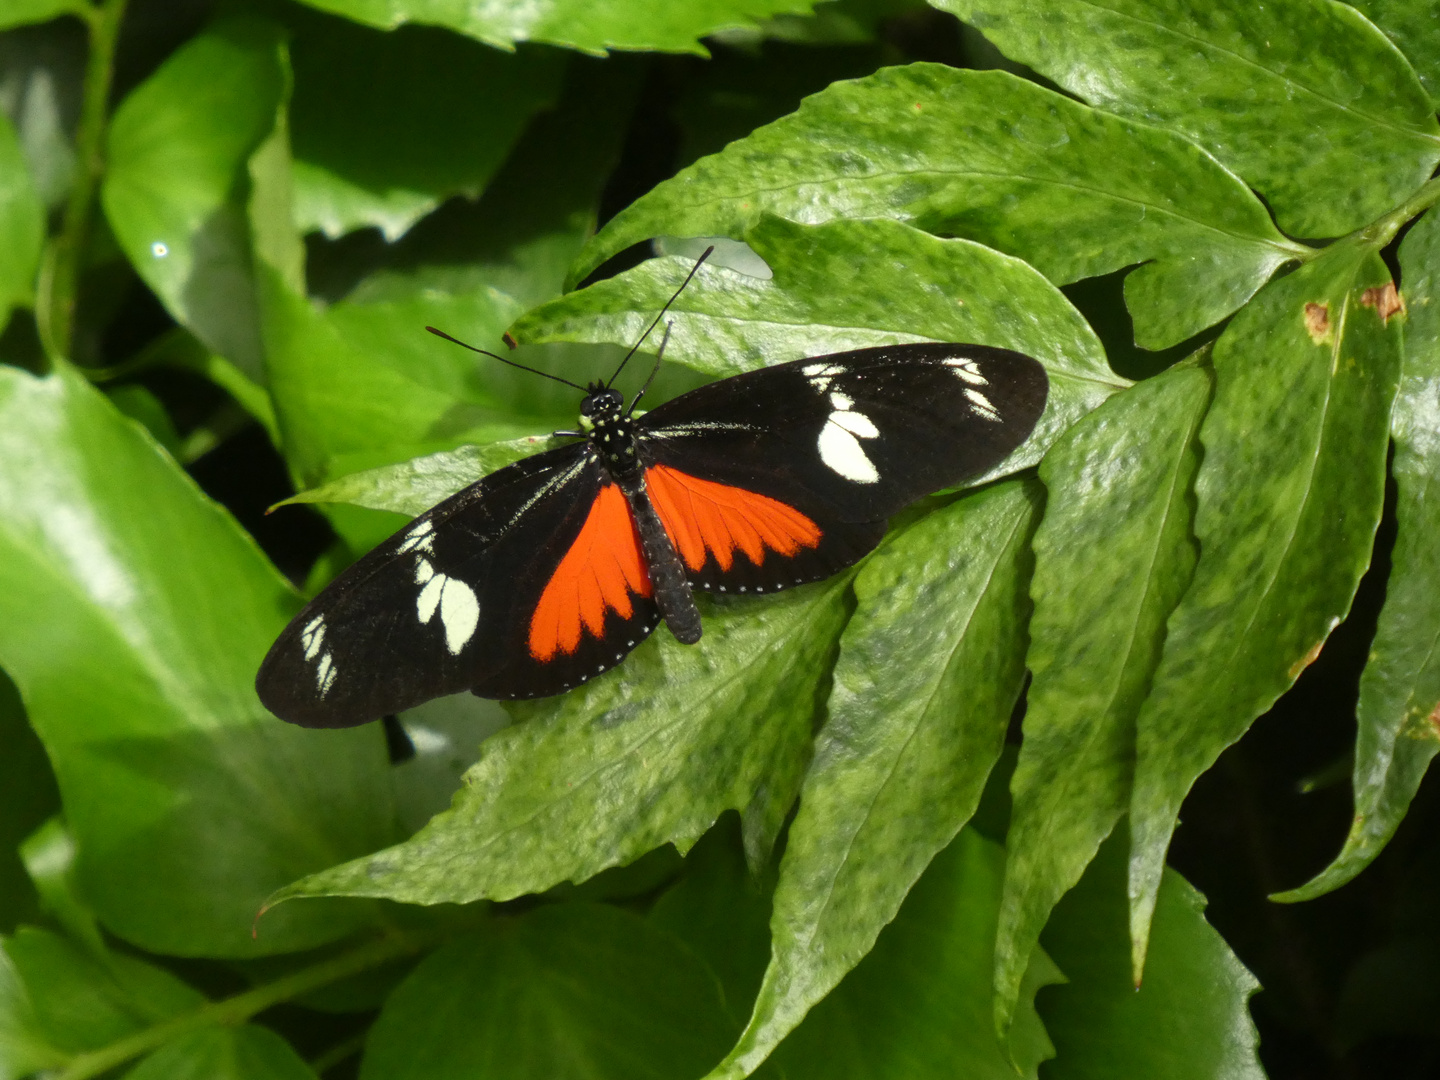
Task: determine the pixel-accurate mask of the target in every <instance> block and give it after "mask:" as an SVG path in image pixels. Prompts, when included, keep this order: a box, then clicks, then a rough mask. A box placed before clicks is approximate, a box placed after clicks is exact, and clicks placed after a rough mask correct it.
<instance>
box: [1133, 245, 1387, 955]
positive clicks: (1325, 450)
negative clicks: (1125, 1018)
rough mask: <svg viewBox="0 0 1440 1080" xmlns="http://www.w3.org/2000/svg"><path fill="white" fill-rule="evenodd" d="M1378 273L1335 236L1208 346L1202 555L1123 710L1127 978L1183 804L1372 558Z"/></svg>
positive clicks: (1199, 532) (1383, 421) (1380, 463)
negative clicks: (1210, 388) (1129, 723)
mask: <svg viewBox="0 0 1440 1080" xmlns="http://www.w3.org/2000/svg"><path fill="white" fill-rule="evenodd" d="M1389 283H1390V282H1389V274H1388V273H1387V272H1386V270H1385V267H1384V265H1383V263H1381V261H1380V259H1379V257H1378V256H1377V255H1375V254H1374V253H1373V251H1372V250H1370V249H1369V248H1367V247H1365V246H1363V245H1361V244H1355V243H1350V242H1347V243H1343V244H1339V245H1336V246H1335V247H1333V248H1331V249H1330V250H1329V251H1327V252H1326V254H1325V256H1324V257H1322V258H1320V259H1317V260H1315V261H1314V262H1313V263H1310V264H1309V265H1307V266H1305V267H1303V268H1301V269H1300V270H1298V271H1297V272H1295V273H1294V274H1291V275H1290V276H1289V277H1286V278H1284V279H1282V280H1281V281H1277V282H1275V283H1273V284H1272V285H1271V286H1270V287H1268V288H1267V289H1266V290H1265V291H1264V292H1263V293H1262V294H1261V295H1260V296H1259V297H1257V298H1256V300H1255V301H1254V303H1252V304H1251V305H1250V306H1249V307H1247V308H1246V309H1245V311H1244V312H1243V313H1242V314H1241V315H1240V316H1239V317H1237V318H1236V319H1235V321H1234V322H1232V323H1231V324H1230V326H1229V327H1228V328H1227V329H1226V331H1225V333H1224V334H1223V335H1222V336H1221V338H1220V340H1219V341H1218V342H1217V343H1216V345H1215V352H1214V367H1215V377H1216V391H1215V400H1214V403H1213V404H1212V405H1211V407H1210V411H1209V412H1208V413H1207V415H1206V418H1205V422H1204V425H1203V426H1202V427H1201V429H1200V441H1201V444H1202V447H1203V453H1204V457H1203V464H1202V465H1201V467H1200V471H1199V474H1198V476H1197V478H1196V482H1195V495H1196V500H1197V510H1196V518H1195V534H1196V537H1197V539H1198V540H1199V544H1200V552H1201V554H1200V559H1199V562H1198V563H1197V564H1196V568H1195V576H1194V580H1193V582H1192V584H1191V586H1190V588H1189V590H1188V591H1187V592H1186V594H1185V596H1184V598H1183V599H1182V600H1181V602H1180V606H1179V607H1178V608H1177V609H1176V610H1175V613H1174V614H1173V615H1172V616H1171V617H1170V621H1169V623H1168V625H1167V636H1166V640H1165V648H1164V652H1163V654H1162V656H1161V660H1160V665H1159V668H1158V669H1157V671H1156V673H1155V677H1154V683H1153V685H1152V688H1151V691H1150V696H1149V697H1148V698H1147V700H1146V701H1145V704H1144V705H1143V707H1142V708H1141V711H1140V715H1139V718H1138V720H1137V732H1138V735H1137V740H1138V741H1137V757H1136V769H1135V790H1134V795H1133V799H1132V801H1131V822H1132V825H1131V828H1132V835H1133V852H1132V856H1131V867H1130V895H1131V905H1132V915H1131V920H1132V921H1131V927H1132V937H1133V940H1134V949H1135V956H1134V966H1135V970H1136V973H1137V976H1138V974H1139V972H1140V970H1141V968H1142V966H1143V962H1144V948H1145V939H1146V936H1147V931H1148V927H1149V923H1150V915H1151V909H1152V905H1153V904H1154V897H1155V894H1156V890H1157V889H1158V888H1159V885H1160V875H1161V869H1162V867H1163V860H1164V854H1165V850H1166V848H1167V847H1168V845H1169V842H1170V835H1171V832H1172V831H1173V830H1174V827H1175V823H1176V818H1177V815H1178V813H1179V810H1180V803H1181V800H1182V799H1183V798H1184V796H1185V793H1186V792H1187V791H1188V790H1189V789H1190V785H1191V784H1192V783H1193V782H1194V781H1195V778H1196V777H1198V776H1199V775H1200V774H1201V773H1202V772H1204V771H1205V770H1206V769H1207V768H1209V767H1210V765H1211V764H1213V763H1214V761H1215V759H1216V758H1217V757H1218V756H1219V754H1220V752H1221V751H1222V750H1223V749H1224V748H1225V747H1226V746H1228V745H1230V744H1231V743H1232V742H1234V741H1235V740H1236V739H1238V738H1239V737H1240V736H1241V735H1242V734H1244V732H1245V730H1246V729H1247V728H1248V727H1249V726H1250V723H1251V721H1252V720H1254V719H1255V717H1257V716H1259V715H1260V714H1261V713H1262V712H1264V711H1265V710H1266V709H1267V708H1269V707H1270V705H1271V704H1273V703H1274V701H1275V699H1276V698H1278V697H1279V696H1280V694H1282V693H1283V692H1284V691H1285V690H1286V689H1288V688H1289V687H1290V685H1291V684H1292V683H1293V682H1294V681H1295V679H1296V678H1297V677H1298V676H1299V674H1300V672H1301V671H1303V670H1304V669H1305V667H1306V666H1307V665H1309V664H1310V663H1311V662H1313V661H1314V659H1315V657H1316V656H1318V655H1319V652H1320V648H1321V646H1323V645H1324V643H1325V639H1326V637H1327V636H1328V635H1329V633H1330V631H1331V630H1332V629H1333V628H1334V627H1335V626H1336V625H1337V624H1338V623H1339V622H1340V620H1341V619H1342V618H1344V616H1345V613H1346V612H1347V611H1348V610H1349V607H1350V601H1351V599H1352V597H1353V596H1354V595H1355V588H1356V585H1357V584H1358V583H1359V581H1360V576H1361V574H1363V573H1364V571H1365V567H1366V566H1367V565H1368V564H1369V561H1370V549H1371V544H1372V542H1373V540H1374V537H1375V529H1376V526H1377V525H1378V523H1379V520H1380V509H1381V504H1382V501H1383V497H1384V487H1385V456H1386V450H1387V446H1388V442H1389V439H1388V436H1389V421H1390V407H1391V403H1392V401H1393V400H1394V397H1395V388H1396V382H1397V379H1398V377H1399V367H1400V321H1399V319H1397V318H1395V317H1394V316H1393V315H1392V314H1389V312H1388V309H1387V306H1386V305H1385V303H1384V297H1385V296H1386V292H1385V290H1386V288H1387V286H1389ZM1382 311H1383V312H1384V315H1383V316H1382Z"/></svg>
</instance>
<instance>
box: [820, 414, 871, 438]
mask: <svg viewBox="0 0 1440 1080" xmlns="http://www.w3.org/2000/svg"><path fill="white" fill-rule="evenodd" d="M829 423H831V424H839V425H840V426H841V427H842V428H844V429H845V430H846V431H848V432H850V434H852V435H859V436H860V438H862V439H873V438H875V437H876V436H878V435H879V434H880V429H879V428H877V427H876V426H875V425H874V424H872V423H871V422H870V418H869V417H868V416H866V415H865V414H864V413H858V412H833V413H831V414H830V420H829Z"/></svg>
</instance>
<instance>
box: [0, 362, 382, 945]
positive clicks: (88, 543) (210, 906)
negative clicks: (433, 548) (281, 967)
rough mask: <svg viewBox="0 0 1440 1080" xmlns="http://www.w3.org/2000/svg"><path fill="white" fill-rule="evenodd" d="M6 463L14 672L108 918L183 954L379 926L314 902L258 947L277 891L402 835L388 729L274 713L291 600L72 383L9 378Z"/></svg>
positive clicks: (6, 617) (2, 412) (2, 406)
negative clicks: (275, 644)
mask: <svg viewBox="0 0 1440 1080" xmlns="http://www.w3.org/2000/svg"><path fill="white" fill-rule="evenodd" d="M0 459H3V460H4V461H5V462H6V466H7V467H6V468H5V469H4V470H3V471H0V549H3V557H0V597H3V600H0V664H3V666H4V668H5V670H6V671H7V672H9V673H10V675H11V676H12V677H13V678H14V680H15V683H16V685H17V686H18V687H19V688H20V692H21V694H22V696H23V698H24V700H25V704H26V708H27V710H28V713H29V717H30V721H31V723H32V724H33V725H34V727H35V729H36V731H37V732H38V733H39V735H40V737H41V739H42V740H43V741H44V743H45V746H46V749H47V750H48V752H49V755H50V758H51V761H52V762H53V763H54V766H55V771H56V775H57V777H58V779H59V783H60V790H61V794H62V796H63V798H64V803H65V813H66V818H67V821H68V823H69V825H70V827H71V828H72V829H73V831H74V833H75V836H76V839H77V842H78V846H79V850H80V853H81V855H80V861H79V866H78V875H79V881H80V884H81V887H82V888H83V890H84V892H85V894H86V896H87V898H88V899H89V900H90V901H91V902H92V903H93V904H94V905H95V908H96V910H97V912H98V913H99V915H100V917H101V919H102V920H103V921H104V922H105V924H106V925H107V926H108V927H109V928H110V929H111V930H113V931H115V932H116V933H118V934H120V935H121V936H123V937H125V938H128V939H129V940H131V941H134V942H137V943H139V944H142V945H145V946H146V947H148V948H151V949H156V950H161V951H168V952H174V953H181V954H204V955H245V954H253V953H256V952H264V951H276V950H287V949H296V948H304V947H307V946H311V945H315V944H318V943H321V942H324V941H328V940H332V939H333V938H335V937H337V936H340V935H342V934H344V933H346V932H347V931H348V930H349V929H350V928H352V927H353V926H354V925H355V924H356V920H357V919H359V918H363V917H364V915H363V912H360V911H358V910H351V911H344V910H339V909H336V910H330V911H326V910H323V909H322V908H320V907H315V908H313V909H312V910H309V911H301V910H300V909H298V907H297V908H296V910H295V911H294V913H293V914H291V913H288V912H286V913H280V917H279V918H278V919H276V921H275V922H274V923H273V924H267V925H266V927H265V928H264V930H265V932H264V933H262V934H261V936H260V939H259V940H258V941H253V940H252V939H251V936H250V927H251V922H252V920H253V917H254V914H255V911H256V910H257V909H258V907H259V905H260V902H261V900H262V899H263V897H264V895H265V894H266V893H268V892H269V891H271V890H272V889H274V888H275V887H276V886H278V885H279V884H281V883H283V882H285V881H289V880H293V879H294V878H295V877H296V876H297V875H298V874H302V873H305V872H308V871H310V870H313V869H317V868H319V867H322V866H326V865H330V864H332V863H334V862H335V861H336V860H337V859H343V858H346V857H352V856H354V855H357V854H360V853H362V852H365V851H370V850H374V849H375V848H376V847H378V846H380V845H382V844H384V843H386V842H387V841H388V840H389V839H390V838H391V837H392V836H393V832H392V828H393V822H392V817H391V813H392V812H391V809H390V802H389V795H388V792H389V786H388V778H387V777H386V775H385V754H384V747H383V743H382V740H381V738H380V733H379V732H378V731H375V730H358V731H355V732H349V733H345V734H343V735H339V736H333V735H332V736H329V737H326V736H325V735H319V734H317V733H313V732H306V731H301V730H299V729H295V728H289V727H286V726H285V725H281V724H277V723H276V722H275V721H274V719H273V718H272V717H270V716H269V715H268V714H266V712H265V710H264V709H263V708H262V707H261V705H260V703H259V701H258V700H257V699H256V697H255V692H254V689H253V680H254V675H255V669H256V667H257V666H258V664H259V662H260V658H261V656H263V654H264V652H265V650H266V648H268V647H269V644H270V642H271V640H272V639H273V638H274V636H275V635H276V634H277V633H278V632H279V631H280V629H281V628H282V627H283V626H284V624H285V620H286V619H287V618H288V617H289V615H290V614H291V613H292V612H293V611H294V609H295V607H296V606H297V598H296V597H294V595H293V594H292V592H291V590H290V589H289V587H288V586H287V585H286V584H285V583H284V581H283V580H282V579H281V578H280V576H279V575H278V574H276V573H275V571H274V570H273V568H271V567H270V566H269V564H268V563H266V562H265V560H264V558H263V557H262V556H261V555H260V554H259V552H258V551H257V549H256V548H255V546H254V544H253V542H252V541H251V540H250V539H249V538H248V537H246V536H245V535H244V534H243V533H242V532H241V531H240V530H239V528H238V527H237V526H236V525H235V523H234V522H233V520H231V519H230V518H229V516H228V515H226V514H225V513H224V512H223V511H220V510H219V509H218V508H217V507H215V506H214V505H213V504H211V503H209V502H208V500H206V499H205V498H204V497H203V496H202V495H200V493H199V492H198V491H197V490H196V489H195V487H194V486H193V484H192V483H191V482H190V481H189V480H188V478H186V477H185V476H184V475H183V474H182V473H181V472H180V471H179V470H178V469H177V468H176V466H175V464H174V462H173V461H171V460H170V459H169V458H168V457H166V456H165V455H164V454H163V453H162V452H161V451H159V450H158V448H156V447H155V446H154V444H153V443H151V442H150V441H149V440H148V439H147V438H146V437H145V436H143V435H142V434H141V433H140V432H139V431H138V429H137V428H136V426H135V425H133V424H132V423H131V422H129V421H126V420H124V419H122V418H121V417H119V416H118V415H117V414H116V413H115V412H114V411H113V409H112V408H111V406H110V405H109V404H108V402H106V401H105V399H104V398H103V397H102V396H101V395H99V394H98V393H96V392H95V391H94V390H92V389H90V388H89V386H88V385H87V384H86V383H85V380H84V379H83V378H81V377H80V376H79V375H78V374H76V373H74V372H73V371H72V370H71V369H69V368H67V367H60V368H59V369H57V370H56V372H55V373H54V374H52V375H51V376H49V377H48V378H44V379H39V378H35V377H33V376H30V375H28V374H26V373H24V372H22V371H19V370H17V369H15V368H0ZM137 507H144V510H143V512H139V511H137Z"/></svg>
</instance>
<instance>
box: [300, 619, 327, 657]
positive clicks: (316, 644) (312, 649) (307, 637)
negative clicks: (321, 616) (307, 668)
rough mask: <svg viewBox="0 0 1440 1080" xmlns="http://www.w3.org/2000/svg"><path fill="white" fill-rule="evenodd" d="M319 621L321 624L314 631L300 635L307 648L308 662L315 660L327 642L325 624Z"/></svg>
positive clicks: (307, 631)
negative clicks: (321, 647)
mask: <svg viewBox="0 0 1440 1080" xmlns="http://www.w3.org/2000/svg"><path fill="white" fill-rule="evenodd" d="M317 621H319V622H320V625H319V626H316V627H315V629H314V630H306V631H305V632H304V633H302V634H301V635H300V641H301V642H302V643H303V644H304V646H305V659H306V660H314V659H315V654H316V653H318V652H319V651H320V646H321V645H322V644H323V643H324V641H325V623H324V622H323V621H320V620H317ZM312 625H313V624H312Z"/></svg>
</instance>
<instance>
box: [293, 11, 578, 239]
mask: <svg viewBox="0 0 1440 1080" xmlns="http://www.w3.org/2000/svg"><path fill="white" fill-rule="evenodd" d="M290 51H291V56H292V57H293V61H294V66H295V96H294V100H293V102H292V105H291V112H290V120H291V132H292V138H293V140H294V154H295V203H294V210H295V223H296V225H297V226H298V227H299V229H300V231H301V232H310V231H311V230H313V229H319V230H321V231H322V232H324V233H325V234H326V235H327V236H331V237H337V236H341V235H343V234H345V233H348V232H350V231H352V230H354V229H359V228H363V227H365V226H374V227H376V228H378V229H379V230H380V232H381V233H382V234H383V235H384V237H385V238H386V239H387V240H391V241H393V240H395V239H397V238H398V237H399V236H401V235H402V234H403V233H404V232H405V231H406V230H407V229H409V227H410V226H411V225H413V224H414V223H415V222H416V221H417V220H419V219H420V218H421V217H422V216H424V215H425V214H427V213H429V212H430V211H431V210H433V209H435V207H437V206H438V205H440V203H441V201H442V200H444V199H445V198H447V197H449V196H451V195H465V196H467V197H469V198H471V199H474V198H478V197H479V195H480V193H481V192H482V191H483V190H484V189H485V185H486V184H487V183H488V182H489V180H490V178H491V177H492V176H493V175H494V174H495V171H496V170H497V169H498V168H499V167H500V165H501V163H502V162H503V161H504V160H505V157H506V155H507V154H508V153H509V152H510V149H511V147H512V146H513V145H514V144H515V141H516V140H517V139H518V138H519V137H520V133H521V132H522V131H523V130H524V129H525V125H526V124H527V123H528V122H529V120H530V117H531V116H532V115H533V114H534V113H535V112H536V111H537V110H538V109H541V108H545V107H547V106H552V105H554V103H555V99H556V97H557V95H558V93H559V88H560V77H561V75H562V74H563V72H564V54H563V53H560V52H557V51H554V50H549V49H526V50H524V51H523V52H521V53H506V52H500V51H498V50H496V49H491V48H486V47H485V46H483V45H480V44H478V43H476V42H473V41H467V40H465V39H464V38H460V37H457V36H455V35H454V34H448V33H445V32H444V31H441V30H436V29H431V28H428V27H405V28H402V29H400V30H397V31H395V32H393V33H389V34H383V33H379V32H377V31H375V30H371V29H369V28H366V27H361V26H357V25H355V24H354V23H351V22H347V21H346V20H343V19H319V18H309V19H304V20H301V21H300V23H299V27H298V32H297V33H296V35H295V36H294V38H293V39H292V41H291V45H290Z"/></svg>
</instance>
